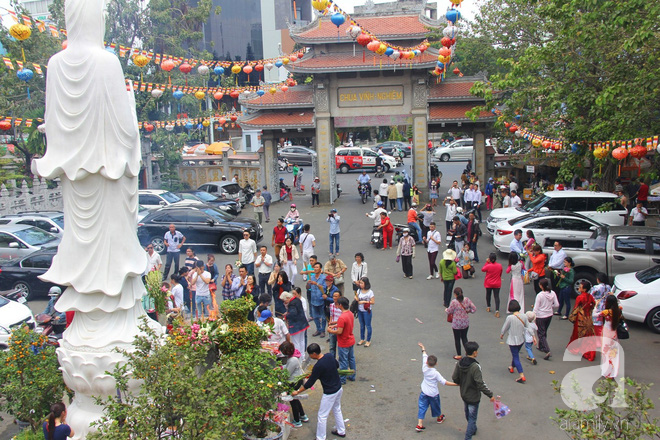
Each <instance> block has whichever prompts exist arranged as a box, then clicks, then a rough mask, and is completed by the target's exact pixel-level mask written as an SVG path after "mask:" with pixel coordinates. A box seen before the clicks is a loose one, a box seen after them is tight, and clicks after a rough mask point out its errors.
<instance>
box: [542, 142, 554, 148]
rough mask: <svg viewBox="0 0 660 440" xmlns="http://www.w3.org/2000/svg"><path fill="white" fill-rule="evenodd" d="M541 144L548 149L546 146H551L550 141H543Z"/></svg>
mask: <svg viewBox="0 0 660 440" xmlns="http://www.w3.org/2000/svg"><path fill="white" fill-rule="evenodd" d="M541 146H542V147H543V149H548V148H550V147H552V142H550V141H543V142H541Z"/></svg>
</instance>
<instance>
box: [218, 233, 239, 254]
mask: <svg viewBox="0 0 660 440" xmlns="http://www.w3.org/2000/svg"><path fill="white" fill-rule="evenodd" d="M219 246H220V251H221V252H222V253H223V254H235V253H236V252H238V239H237V238H236V237H234V236H233V235H225V236H223V237H222V238H221V239H220V244H219Z"/></svg>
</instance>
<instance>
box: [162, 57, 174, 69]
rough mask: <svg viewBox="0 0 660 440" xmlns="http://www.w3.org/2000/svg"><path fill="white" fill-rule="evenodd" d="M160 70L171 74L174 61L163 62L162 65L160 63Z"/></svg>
mask: <svg viewBox="0 0 660 440" xmlns="http://www.w3.org/2000/svg"><path fill="white" fill-rule="evenodd" d="M160 68H161V69H163V70H164V71H165V72H171V71H172V69H174V61H172V60H165V61H163V62H162V63H160Z"/></svg>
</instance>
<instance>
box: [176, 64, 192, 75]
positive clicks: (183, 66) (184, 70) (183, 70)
mask: <svg viewBox="0 0 660 440" xmlns="http://www.w3.org/2000/svg"><path fill="white" fill-rule="evenodd" d="M179 70H180V71H181V73H183V74H184V75H188V74H189V73H190V72H191V71H192V66H191V65H190V64H188V63H183V64H181V65H180V66H179Z"/></svg>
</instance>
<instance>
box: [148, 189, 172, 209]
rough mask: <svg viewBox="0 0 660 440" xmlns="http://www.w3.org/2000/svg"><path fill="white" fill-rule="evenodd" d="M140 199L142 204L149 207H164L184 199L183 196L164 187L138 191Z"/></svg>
mask: <svg viewBox="0 0 660 440" xmlns="http://www.w3.org/2000/svg"><path fill="white" fill-rule="evenodd" d="M138 199H139V203H140V205H141V206H143V207H144V208H147V209H157V208H162V207H163V206H170V205H173V204H175V203H179V202H181V201H183V199H182V198H181V197H179V196H177V195H176V194H173V193H171V192H169V191H165V190H164V189H141V190H139V191H138Z"/></svg>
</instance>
